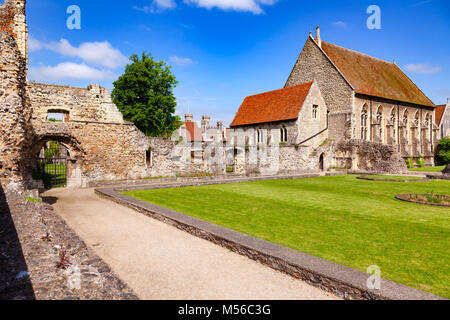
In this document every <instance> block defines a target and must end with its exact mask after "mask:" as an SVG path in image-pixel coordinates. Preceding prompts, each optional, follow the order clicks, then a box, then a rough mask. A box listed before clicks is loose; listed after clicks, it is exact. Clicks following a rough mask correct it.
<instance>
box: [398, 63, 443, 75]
mask: <svg viewBox="0 0 450 320" xmlns="http://www.w3.org/2000/svg"><path fill="white" fill-rule="evenodd" d="M405 69H406V70H407V71H409V72H412V73H419V74H427V73H438V72H441V71H442V67H439V66H432V65H430V64H429V63H422V64H420V63H419V64H407V65H406V66H405Z"/></svg>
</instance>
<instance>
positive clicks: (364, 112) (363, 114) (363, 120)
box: [361, 105, 367, 140]
mask: <svg viewBox="0 0 450 320" xmlns="http://www.w3.org/2000/svg"><path fill="white" fill-rule="evenodd" d="M361 139H362V140H367V106H366V105H365V106H364V107H363V109H362V111H361Z"/></svg>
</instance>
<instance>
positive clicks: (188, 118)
mask: <svg viewBox="0 0 450 320" xmlns="http://www.w3.org/2000/svg"><path fill="white" fill-rule="evenodd" d="M193 119H194V116H193V115H192V114H188V113H187V114H185V115H184V122H192V120H193Z"/></svg>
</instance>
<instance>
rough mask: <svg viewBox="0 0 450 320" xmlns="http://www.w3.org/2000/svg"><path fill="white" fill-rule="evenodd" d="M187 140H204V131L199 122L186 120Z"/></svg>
mask: <svg viewBox="0 0 450 320" xmlns="http://www.w3.org/2000/svg"><path fill="white" fill-rule="evenodd" d="M185 125H186V140H187V141H189V142H201V141H203V138H202V133H201V132H200V128H199V127H198V125H197V122H186V123H185Z"/></svg>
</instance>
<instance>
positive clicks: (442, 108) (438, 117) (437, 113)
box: [434, 104, 447, 126]
mask: <svg viewBox="0 0 450 320" xmlns="http://www.w3.org/2000/svg"><path fill="white" fill-rule="evenodd" d="M446 106H447V105H446V104H443V105H441V106H436V111H435V116H434V117H435V120H436V125H438V126H439V125H440V124H441V120H442V116H443V115H444V111H445V107H446Z"/></svg>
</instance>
